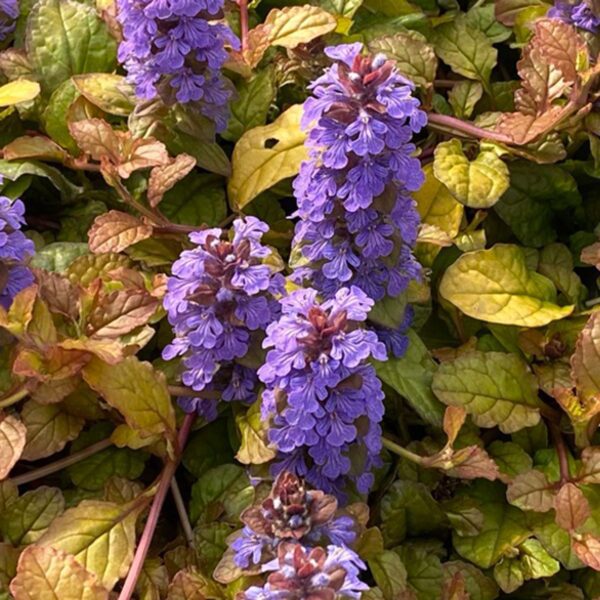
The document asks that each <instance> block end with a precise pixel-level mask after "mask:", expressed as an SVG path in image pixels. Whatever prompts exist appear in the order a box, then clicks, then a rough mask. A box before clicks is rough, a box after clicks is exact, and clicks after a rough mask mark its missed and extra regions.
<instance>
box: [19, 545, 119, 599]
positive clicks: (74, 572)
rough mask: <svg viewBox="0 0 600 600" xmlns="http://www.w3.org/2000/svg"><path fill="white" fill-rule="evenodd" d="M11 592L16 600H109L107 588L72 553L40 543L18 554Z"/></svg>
mask: <svg viewBox="0 0 600 600" xmlns="http://www.w3.org/2000/svg"><path fill="white" fill-rule="evenodd" d="M10 591H11V594H12V595H13V596H14V599H15V600H57V599H60V600H108V590H107V589H106V588H103V587H102V586H101V585H100V584H99V583H98V578H97V577H96V576H95V575H94V574H93V573H90V572H89V571H86V569H84V568H83V567H82V566H81V565H80V564H79V563H78V562H77V561H76V560H75V559H74V558H73V557H72V556H70V555H69V554H67V553H65V552H62V551H61V550H56V549H54V548H43V547H41V546H29V547H28V548H26V549H25V551H24V552H23V554H21V558H20V559H19V565H18V568H17V576H16V577H15V578H14V579H13V581H12V583H11V584H10Z"/></svg>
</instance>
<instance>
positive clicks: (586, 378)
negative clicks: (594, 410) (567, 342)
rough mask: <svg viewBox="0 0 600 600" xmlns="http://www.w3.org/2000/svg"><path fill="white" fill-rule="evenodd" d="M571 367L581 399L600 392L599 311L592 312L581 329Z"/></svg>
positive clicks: (583, 399) (584, 399)
mask: <svg viewBox="0 0 600 600" xmlns="http://www.w3.org/2000/svg"><path fill="white" fill-rule="evenodd" d="M571 369H572V376H573V380H574V381H575V385H576V386H577V394H578V396H579V398H580V400H581V401H583V402H585V401H586V400H587V399H589V398H593V397H594V396H597V395H598V394H600V312H595V313H592V314H591V315H590V317H589V319H588V321H587V323H586V324H585V327H584V328H583V329H582V330H581V333H580V334H579V337H578V338H577V345H576V347H575V354H573V356H572V358H571Z"/></svg>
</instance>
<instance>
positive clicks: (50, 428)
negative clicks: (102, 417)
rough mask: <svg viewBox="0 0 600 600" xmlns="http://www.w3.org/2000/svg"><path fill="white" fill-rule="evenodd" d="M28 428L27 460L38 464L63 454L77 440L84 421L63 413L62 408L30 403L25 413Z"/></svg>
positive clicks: (26, 404)
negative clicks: (49, 457) (53, 455)
mask: <svg viewBox="0 0 600 600" xmlns="http://www.w3.org/2000/svg"><path fill="white" fill-rule="evenodd" d="M21 419H22V420H23V424H24V425H25V427H26V428H27V441H26V443H25V448H24V450H23V455H22V456H23V458H24V459H26V460H37V459H39V458H45V457H46V456H51V455H52V454H54V453H55V452H59V451H60V450H62V449H63V448H64V447H65V445H66V444H67V442H70V441H71V440H74V439H75V438H76V437H77V436H78V435H79V432H80V431H81V429H82V428H83V425H84V422H85V421H84V420H83V419H80V418H79V417H74V416H73V415H70V414H68V413H66V412H65V411H63V410H62V408H61V407H60V405H58V404H38V403H37V402H34V401H33V400H29V401H28V402H26V403H25V404H24V405H23V412H22V413H21Z"/></svg>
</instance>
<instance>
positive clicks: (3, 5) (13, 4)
mask: <svg viewBox="0 0 600 600" xmlns="http://www.w3.org/2000/svg"><path fill="white" fill-rule="evenodd" d="M18 16H19V3H18V1H17V0H0V42H3V41H4V40H5V39H6V38H7V37H8V36H9V35H10V34H11V33H12V32H13V31H14V30H15V21H16V20H17V17H18Z"/></svg>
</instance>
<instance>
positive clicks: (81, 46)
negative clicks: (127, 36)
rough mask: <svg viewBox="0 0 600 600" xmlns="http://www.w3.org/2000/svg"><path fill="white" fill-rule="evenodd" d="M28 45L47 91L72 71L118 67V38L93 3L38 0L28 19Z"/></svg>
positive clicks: (103, 69) (50, 90) (77, 72)
mask: <svg viewBox="0 0 600 600" xmlns="http://www.w3.org/2000/svg"><path fill="white" fill-rule="evenodd" d="M50 32H51V33H50ZM27 49H28V54H29V57H30V59H31V62H32V64H33V66H34V69H35V71H36V72H37V74H38V75H39V77H40V81H41V82H42V86H43V88H44V90H45V91H46V92H53V91H54V90H55V89H56V88H57V87H58V86H59V85H60V84H61V83H62V82H63V81H66V80H67V79H69V77H71V75H77V74H79V73H94V72H103V71H107V72H110V71H112V70H113V69H114V68H115V67H116V52H117V42H116V40H115V39H114V38H113V37H112V36H111V35H110V33H109V32H108V29H107V27H106V25H105V23H104V22H103V21H102V20H101V19H100V18H99V17H98V16H97V14H96V10H95V9H94V8H93V7H92V6H89V5H87V4H83V3H81V2H75V1H74V0H39V2H37V3H36V4H35V6H34V7H33V10H32V11H31V14H30V15H29V19H28V21H27Z"/></svg>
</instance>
